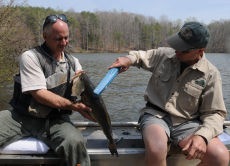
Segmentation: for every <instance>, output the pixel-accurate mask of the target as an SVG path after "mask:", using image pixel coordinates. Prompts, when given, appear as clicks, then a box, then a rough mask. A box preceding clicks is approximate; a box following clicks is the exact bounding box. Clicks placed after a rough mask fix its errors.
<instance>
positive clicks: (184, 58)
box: [175, 48, 204, 65]
mask: <svg viewBox="0 0 230 166" xmlns="http://www.w3.org/2000/svg"><path fill="white" fill-rule="evenodd" d="M203 51H204V49H203V48H201V49H193V50H190V51H175V53H176V57H177V59H178V60H179V61H180V62H184V63H186V64H189V65H192V64H195V63H196V62H197V61H198V60H200V59H201V58H202V54H203Z"/></svg>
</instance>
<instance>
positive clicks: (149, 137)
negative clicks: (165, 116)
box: [143, 124, 168, 166]
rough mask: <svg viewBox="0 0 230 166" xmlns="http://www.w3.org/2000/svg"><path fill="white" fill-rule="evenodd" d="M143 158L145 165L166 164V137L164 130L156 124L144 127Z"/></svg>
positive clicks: (156, 165) (158, 165)
mask: <svg viewBox="0 0 230 166" xmlns="http://www.w3.org/2000/svg"><path fill="white" fill-rule="evenodd" d="M143 139H144V143H145V149H146V154H145V160H146V165H147V166H166V156H167V142H168V137H167V135H166V133H165V130H164V129H163V128H162V127H161V126H160V125H156V124H152V125H149V126H147V127H146V128H144V131H143Z"/></svg>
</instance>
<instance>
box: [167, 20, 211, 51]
mask: <svg viewBox="0 0 230 166" xmlns="http://www.w3.org/2000/svg"><path fill="white" fill-rule="evenodd" d="M209 37H210V34H209V32H208V29H207V28H206V27H204V26H203V25H202V24H200V23H199V22H187V23H185V24H184V25H183V27H182V28H181V29H180V31H179V32H178V33H176V34H174V35H172V36H170V37H168V38H167V39H166V41H167V43H168V44H169V45H170V46H171V47H172V48H174V49H175V50H177V51H186V50H188V49H191V48H195V49H196V48H197V49H198V48H205V47H206V46H207V44H208V41H209Z"/></svg>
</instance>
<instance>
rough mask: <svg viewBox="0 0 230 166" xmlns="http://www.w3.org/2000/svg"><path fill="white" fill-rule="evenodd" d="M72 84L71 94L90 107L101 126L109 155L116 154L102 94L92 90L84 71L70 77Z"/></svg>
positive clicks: (92, 87) (91, 113)
mask: <svg viewBox="0 0 230 166" xmlns="http://www.w3.org/2000/svg"><path fill="white" fill-rule="evenodd" d="M72 84H73V85H72V94H71V96H75V97H77V99H80V100H79V101H78V102H82V103H83V104H85V105H86V106H88V107H90V108H92V111H91V112H90V113H89V114H90V116H91V117H92V118H93V119H95V120H96V121H97V123H98V124H99V126H100V127H101V128H102V131H103V133H104V134H105V136H106V138H107V140H108V148H109V150H110V152H111V155H116V156H118V152H117V148H116V144H115V142H114V139H113V136H112V125H111V120H110V116H109V114H108V112H107V108H106V105H105V103H104V101H103V99H102V96H101V95H97V94H95V93H94V92H93V91H94V89H95V86H94V84H93V83H92V81H91V80H90V78H89V77H88V75H87V73H86V72H84V71H81V72H79V73H78V74H76V75H75V76H74V77H73V78H72Z"/></svg>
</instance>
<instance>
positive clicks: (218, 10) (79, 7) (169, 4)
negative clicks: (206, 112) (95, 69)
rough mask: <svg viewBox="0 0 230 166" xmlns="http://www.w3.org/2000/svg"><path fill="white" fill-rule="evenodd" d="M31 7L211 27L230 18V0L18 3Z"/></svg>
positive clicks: (36, 0) (47, 0)
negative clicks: (127, 15)
mask: <svg viewBox="0 0 230 166" xmlns="http://www.w3.org/2000/svg"><path fill="white" fill-rule="evenodd" d="M23 1H25V3H26V4H27V5H29V6H34V7H35V6H36V7H45V8H48V7H50V8H53V9H61V10H63V11H68V10H74V11H75V12H81V11H89V12H95V11H114V10H116V11H117V12H128V13H135V14H141V15H144V16H147V17H148V16H151V17H154V18H155V19H160V18H161V17H162V16H163V17H166V18H168V19H169V20H170V21H175V20H178V19H180V20H182V21H185V20H186V19H188V18H193V17H194V18H196V19H197V21H201V22H203V23H206V24H209V23H211V22H212V21H219V20H226V19H228V20H229V19H230V0H190V1H189V0H17V1H16V2H17V3H18V2H19V3H21V2H23Z"/></svg>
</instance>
